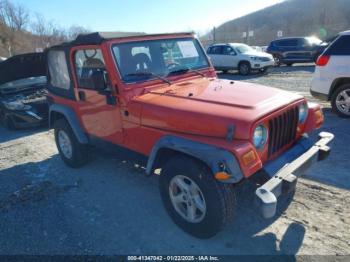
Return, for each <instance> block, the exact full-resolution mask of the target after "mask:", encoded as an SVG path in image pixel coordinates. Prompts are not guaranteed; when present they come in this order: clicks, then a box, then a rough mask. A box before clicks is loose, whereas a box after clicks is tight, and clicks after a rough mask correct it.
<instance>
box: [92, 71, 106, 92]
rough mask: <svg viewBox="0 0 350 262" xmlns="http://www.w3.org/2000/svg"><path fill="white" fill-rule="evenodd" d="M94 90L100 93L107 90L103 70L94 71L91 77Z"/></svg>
mask: <svg viewBox="0 0 350 262" xmlns="http://www.w3.org/2000/svg"><path fill="white" fill-rule="evenodd" d="M91 80H92V82H93V85H94V88H95V90H97V91H102V90H105V89H106V88H107V86H108V85H107V79H106V72H105V71H104V70H96V71H94V72H93V73H92V75H91Z"/></svg>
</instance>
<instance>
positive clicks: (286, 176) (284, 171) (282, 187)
mask: <svg viewBox="0 0 350 262" xmlns="http://www.w3.org/2000/svg"><path fill="white" fill-rule="evenodd" d="M319 138H320V140H319V141H317V142H316V143H315V144H314V145H312V146H311V147H310V148H309V149H308V150H307V151H306V152H304V153H302V154H301V155H299V156H298V157H297V158H296V159H294V160H293V161H291V162H289V163H288V162H287V164H285V165H284V166H283V167H282V168H281V169H279V170H278V171H277V172H276V173H275V174H274V175H273V176H272V178H271V179H269V180H268V181H267V182H266V183H265V184H263V185H262V186H261V187H259V188H258V189H257V190H256V191H255V194H256V199H257V201H256V202H257V205H258V207H259V208H260V209H261V212H262V215H263V217H264V218H271V217H273V216H274V215H275V214H276V207H277V198H278V197H279V196H280V195H281V194H283V193H288V192H291V191H293V190H294V189H295V186H296V182H297V178H298V177H299V176H301V175H303V174H304V172H305V171H306V169H307V168H308V167H310V166H311V165H312V164H313V163H314V162H317V161H321V160H323V159H325V158H327V156H328V155H329V152H330V147H329V146H328V145H327V144H328V143H330V142H331V141H332V140H333V138H334V135H333V134H331V133H327V132H321V133H320V134H319Z"/></svg>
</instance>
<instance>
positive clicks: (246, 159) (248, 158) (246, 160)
mask: <svg viewBox="0 0 350 262" xmlns="http://www.w3.org/2000/svg"><path fill="white" fill-rule="evenodd" d="M242 160H243V164H244V165H245V166H249V165H250V164H251V163H253V162H254V161H255V160H256V155H255V153H254V151H253V150H250V151H249V152H248V153H245V154H244V155H243V157H242Z"/></svg>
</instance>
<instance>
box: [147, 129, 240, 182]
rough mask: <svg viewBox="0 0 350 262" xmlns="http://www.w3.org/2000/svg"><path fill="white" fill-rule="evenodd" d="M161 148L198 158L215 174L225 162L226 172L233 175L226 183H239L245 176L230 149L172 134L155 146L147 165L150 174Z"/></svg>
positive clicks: (161, 139) (164, 137)
mask: <svg viewBox="0 0 350 262" xmlns="http://www.w3.org/2000/svg"><path fill="white" fill-rule="evenodd" d="M160 149H171V150H174V151H177V152H181V153H183V154H187V155H190V156H192V157H194V158H197V159H199V160H201V161H203V162H204V163H205V164H207V165H208V167H209V168H210V169H211V170H212V172H213V174H216V173H217V172H219V171H222V170H220V163H223V164H224V165H225V170H226V172H228V173H229V174H231V176H232V178H231V179H229V180H226V181H223V182H225V183H237V182H239V181H240V180H242V178H243V173H242V171H241V168H240V166H239V163H238V161H237V159H236V157H235V156H234V155H233V154H232V153H230V152H229V151H227V150H225V149H222V148H219V147H216V146H213V145H208V144H203V143H200V142H196V141H193V140H189V139H186V138H182V137H177V136H171V135H166V136H163V137H162V138H160V139H159V140H158V141H157V143H156V144H155V145H154V146H153V148H152V151H151V153H150V155H149V158H148V162H147V167H146V173H147V174H148V175H150V174H151V173H152V172H153V168H154V163H155V161H156V159H157V155H158V152H159V150H160Z"/></svg>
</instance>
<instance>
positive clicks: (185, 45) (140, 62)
mask: <svg viewBox="0 0 350 262" xmlns="http://www.w3.org/2000/svg"><path fill="white" fill-rule="evenodd" d="M112 50H113V54H114V57H115V59H116V61H117V65H118V69H119V72H120V74H121V77H122V80H123V81H124V82H127V83H131V82H138V81H144V80H146V79H154V78H157V76H158V78H159V76H161V77H166V76H168V75H169V74H172V73H175V72H178V73H181V72H187V71H190V70H196V69H201V68H207V67H209V63H208V60H207V57H206V55H205V54H204V52H203V49H202V48H201V47H200V45H199V43H198V41H197V40H195V39H192V38H191V39H189V38H181V39H164V40H149V41H140V42H129V43H122V44H116V45H114V46H113V48H112Z"/></svg>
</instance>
